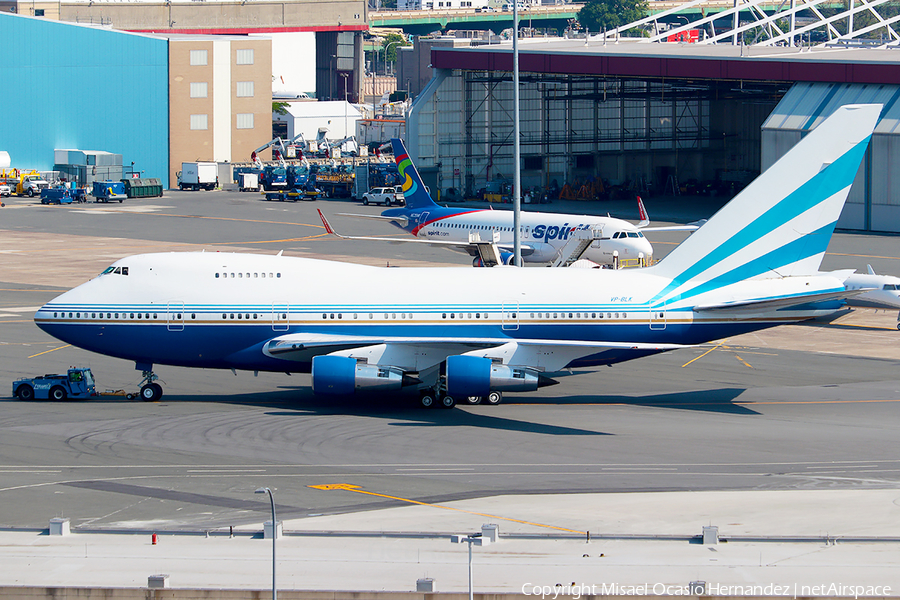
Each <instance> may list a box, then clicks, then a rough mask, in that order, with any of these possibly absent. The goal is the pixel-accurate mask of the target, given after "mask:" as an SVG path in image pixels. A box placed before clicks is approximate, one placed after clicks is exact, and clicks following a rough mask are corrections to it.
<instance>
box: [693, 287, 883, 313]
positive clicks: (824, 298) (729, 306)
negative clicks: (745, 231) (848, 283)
mask: <svg viewBox="0 0 900 600" xmlns="http://www.w3.org/2000/svg"><path fill="white" fill-rule="evenodd" d="M868 291H870V290H868V289H863V290H841V291H838V292H820V293H818V294H807V295H802V296H787V297H783V298H773V299H768V300H739V301H736V302H722V303H720V304H705V305H700V306H695V307H694V310H695V311H697V312H717V313H720V314H721V313H725V312H734V313H738V312H758V311H766V310H778V309H781V308H790V307H792V306H801V305H803V304H813V303H815V302H829V301H831V300H843V299H845V298H850V297H851V296H856V295H857V294H863V293H865V292H868Z"/></svg>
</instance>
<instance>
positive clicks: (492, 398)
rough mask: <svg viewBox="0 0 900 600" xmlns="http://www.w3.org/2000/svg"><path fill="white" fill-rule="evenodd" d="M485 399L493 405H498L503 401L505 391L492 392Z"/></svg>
mask: <svg viewBox="0 0 900 600" xmlns="http://www.w3.org/2000/svg"><path fill="white" fill-rule="evenodd" d="M485 401H486V403H487V404H490V405H491V406H497V405H498V404H500V403H501V402H503V392H491V393H489V394H488V395H487V396H486V397H485Z"/></svg>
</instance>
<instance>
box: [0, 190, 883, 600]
mask: <svg viewBox="0 0 900 600" xmlns="http://www.w3.org/2000/svg"><path fill="white" fill-rule="evenodd" d="M630 204H631V203H630V202H629V203H628V205H626V204H624V203H623V204H621V205H618V206H619V208H618V209H616V208H615V207H614V206H612V205H606V204H603V205H587V204H582V203H569V204H566V205H562V204H554V205H549V206H547V205H545V206H541V207H540V208H549V209H557V210H559V209H564V210H567V211H572V212H588V210H586V209H592V210H594V211H598V212H602V213H605V212H606V211H607V210H610V211H612V212H613V213H614V215H615V216H623V217H628V216H629V215H628V211H631V210H634V209H631V208H630ZM646 204H647V208H648V210H649V211H650V214H651V217H653V216H654V213H655V212H656V213H657V214H663V213H664V212H665V211H664V210H663V209H662V208H657V207H656V206H654V203H653V202H652V201H646ZM666 206H667V207H666V209H665V210H671V208H669V207H668V205H666ZM316 207H320V208H322V209H323V212H326V214H327V215H328V216H329V219H330V220H332V223H333V224H334V225H335V226H336V227H338V228H339V230H341V231H342V232H344V231H346V232H347V233H350V234H369V235H373V234H375V235H386V236H392V237H397V236H403V235H405V234H403V233H402V232H400V231H399V230H396V229H391V228H390V227H388V226H386V225H384V224H380V223H374V224H373V223H372V222H371V221H368V220H365V221H363V220H354V219H351V218H347V217H341V216H339V215H338V214H337V213H342V212H352V213H371V214H377V213H378V212H379V211H380V210H381V209H380V208H377V207H362V206H360V205H356V204H353V203H350V202H347V201H343V202H341V201H334V202H328V201H317V202H314V203H297V204H282V203H267V202H264V201H260V200H259V199H258V197H256V195H255V194H239V193H225V192H211V193H202V192H197V193H190V192H167V194H166V197H164V198H161V199H160V198H156V199H146V200H126V201H125V203H123V204H121V205H119V204H110V205H102V204H101V205H82V206H77V205H76V206H71V207H59V206H53V207H50V206H41V205H40V204H39V203H36V202H35V201H32V200H25V199H13V200H11V201H9V202H7V207H6V208H3V209H0V215H2V221H0V230H2V231H0V233H2V235H0V253H2V254H4V256H5V258H4V259H3V260H2V261H0V282H2V283H0V332H2V336H0V385H5V386H7V390H6V392H4V395H5V394H9V393H10V390H9V389H8V387H9V384H10V383H11V381H12V380H13V379H14V378H17V377H20V376H22V375H38V374H42V373H51V372H61V371H64V370H65V368H66V367H68V366H69V365H84V366H90V367H91V368H92V369H93V370H94V373H95V375H96V377H97V379H98V387H100V388H103V389H107V388H108V389H112V390H116V389H127V390H132V391H133V390H134V389H135V386H136V384H137V382H138V381H139V379H140V377H139V373H138V372H136V371H134V368H133V364H130V363H127V362H125V361H121V360H117V359H112V358H108V357H102V356H97V355H93V354H89V353H86V352H83V351H81V350H78V349H74V348H71V347H65V346H64V345H63V344H61V343H60V342H58V341H56V340H54V339H52V338H50V337H48V336H46V335H45V334H43V333H42V332H41V331H40V330H39V329H37V328H36V327H35V326H34V324H33V322H32V320H31V317H32V314H33V311H34V310H35V309H36V308H37V307H38V306H40V305H41V304H43V303H44V302H46V301H47V300H49V299H51V298H52V297H54V296H55V295H56V294H58V293H59V292H61V291H64V290H65V289H68V288H70V287H73V286H75V285H77V284H79V283H81V282H83V281H85V280H87V279H89V278H90V277H92V276H94V275H96V274H97V273H99V272H100V271H102V270H103V269H104V268H105V267H106V266H108V265H109V264H110V263H111V262H113V261H114V260H116V259H118V258H120V257H122V256H127V255H130V254H134V253H138V252H150V251H182V250H189V249H196V250H200V249H205V250H206V251H231V250H235V251H238V250H239V251H250V252H266V253H268V252H277V251H279V250H282V249H284V250H285V254H289V255H295V256H312V257H325V256H331V257H336V258H338V259H341V260H344V259H346V260H354V261H357V262H365V263H367V264H376V265H383V264H387V263H388V262H389V263H390V264H391V265H396V266H404V265H413V264H415V265H419V264H436V265H453V264H456V265H467V264H469V262H470V259H469V258H468V257H467V256H465V255H461V254H456V253H453V252H448V251H445V250H441V249H434V248H429V247H427V246H424V245H423V246H414V245H406V244H404V245H393V244H378V243H374V242H372V243H369V242H357V243H351V242H346V241H340V240H335V239H332V238H328V237H326V236H325V235H324V231H323V229H322V227H321V223H320V222H319V220H318V216H317V214H316V213H315V210H314V209H315V208H316ZM635 212H636V211H635ZM694 217H695V215H693V214H691V215H689V216H685V217H683V218H679V219H676V218H671V219H670V220H671V221H672V222H676V221H682V222H684V221H688V220H693V218H694ZM632 220H636V219H632ZM659 224H664V222H662V221H660V222H659ZM376 226H377V227H379V228H380V229H376ZM657 235H658V236H659V239H657V238H656V236H651V240H652V241H653V242H654V244H655V247H656V256H660V255H662V254H664V253H665V252H666V251H667V249H668V248H671V247H672V246H673V245H674V244H675V243H677V241H678V239H680V238H678V237H677V236H679V235H682V236H683V234H672V233H667V234H665V235H664V234H662V233H660V234H657ZM898 261H900V247H898V244H897V238H896V237H894V236H877V235H856V234H837V235H835V237H834V238H833V240H832V244H831V246H830V247H829V253H828V255H827V256H826V259H825V261H824V263H823V269H824V270H828V269H836V268H846V267H848V266H852V267H855V268H857V269H860V270H862V269H865V264H866V263H871V264H872V265H873V267H875V268H876V270H878V271H879V272H884V273H888V274H897V273H900V262H898ZM439 291H440V281H439V277H437V278H436V281H435V292H436V293H439ZM896 316H897V315H896V312H889V313H885V312H883V311H882V312H875V311H872V310H860V311H853V312H850V313H847V314H844V315H841V316H839V317H837V318H836V319H834V320H832V321H831V322H816V323H810V324H804V325H798V326H786V327H780V328H776V329H773V330H771V331H767V332H760V333H756V334H749V335H746V336H740V337H737V338H733V339H728V340H720V341H717V342H716V343H713V344H709V345H706V346H703V347H698V348H691V349H685V350H680V351H677V352H671V353H667V354H664V355H660V356H655V357H650V358H646V359H642V360H639V361H633V362H630V363H625V364H622V365H617V366H616V367H614V368H604V369H598V370H595V371H593V372H585V373H582V374H578V376H577V377H575V376H573V377H563V378H561V381H562V383H561V385H558V386H554V387H551V388H543V389H542V390H540V392H537V393H533V394H525V395H512V394H510V395H508V396H507V399H506V401H505V403H504V404H502V405H500V406H498V407H489V406H474V407H458V408H456V409H455V410H452V411H445V410H422V409H418V408H416V407H415V406H414V399H413V398H411V397H396V396H392V397H381V398H370V397H366V398H353V399H346V400H338V401H335V400H331V399H321V398H318V397H315V396H313V395H312V394H311V392H310V390H309V378H308V376H293V377H288V376H286V375H284V374H269V373H261V374H260V375H259V377H253V375H252V374H247V373H238V376H236V377H235V376H233V375H232V374H231V373H230V372H225V371H222V372H219V371H206V370H188V369H179V368H171V367H161V368H160V369H159V370H158V373H159V375H160V377H161V378H162V379H163V380H164V384H165V385H164V388H165V390H166V395H165V397H164V399H163V401H162V402H160V403H156V404H145V403H141V402H138V401H128V400H126V399H125V398H124V397H122V396H104V397H101V398H99V399H96V400H91V401H86V402H66V403H51V402H32V403H23V402H19V401H17V400H14V399H11V398H8V397H7V398H4V399H0V507H2V508H0V526H2V527H7V528H19V527H29V528H43V527H46V524H47V521H48V519H49V518H51V517H55V516H67V517H70V518H71V520H72V525H73V528H75V529H77V530H81V531H87V530H98V531H102V530H119V529H124V528H138V529H142V530H149V529H153V530H159V531H179V530H180V531H204V530H207V529H213V530H216V529H221V528H226V527H228V526H231V525H234V526H238V527H240V526H243V525H251V524H258V523H259V522H260V521H262V520H263V519H265V518H266V515H267V514H268V511H269V504H268V501H267V500H266V499H264V498H262V497H260V496H254V495H253V490H254V489H256V488H257V487H259V486H269V487H272V488H275V489H276V499H277V501H278V510H279V514H280V515H282V516H283V517H284V518H286V519H291V520H292V523H293V520H297V519H299V520H300V521H301V522H303V521H304V520H309V521H310V522H311V523H312V520H314V519H316V518H321V517H319V515H324V516H326V517H328V518H331V519H338V522H341V519H345V518H346V519H349V518H351V517H348V516H347V514H348V513H359V514H361V515H362V514H368V515H371V513H368V512H365V511H371V510H373V509H386V508H396V507H403V506H407V505H408V504H410V502H411V501H414V502H427V503H430V504H433V503H441V504H443V503H448V502H461V501H463V502H467V503H469V504H467V505H466V506H468V507H471V508H472V510H473V511H475V512H485V513H491V510H493V508H492V507H491V506H490V502H491V500H490V499H491V498H494V497H497V496H500V495H515V496H517V497H521V495H525V496H526V497H527V496H530V495H535V494H558V493H565V494H568V493H584V494H587V493H603V494H610V493H622V492H629V493H630V492H657V493H662V492H671V491H696V490H701V491H709V492H718V491H742V492H743V491H754V490H756V491H759V490H774V491H779V492H781V491H784V492H791V491H793V492H792V493H797V494H800V495H798V496H796V498H797V502H799V503H800V504H801V505H802V504H803V503H804V498H805V497H806V496H804V495H803V494H804V493H806V492H807V491H816V490H839V491H860V490H876V491H877V490H894V489H896V488H897V485H898V474H900V464H898V463H900V458H898V457H900V436H898V423H900V418H898V417H900V376H898V375H897V373H898V370H897V369H898V361H900V350H898V347H897V343H896V340H897V337H896V336H897V335H900V333H898V332H897V331H896V329H895V327H896ZM335 484H343V485H344V486H359V487H358V488H347V487H342V488H340V489H337V490H333V489H332V490H328V489H320V488H313V487H309V486H322V485H335ZM350 489H357V490H361V491H349V490H350ZM365 492H368V493H365ZM873 493H874V492H873ZM373 494H374V495H373ZM846 498H848V500H847V502H846V504H845V510H848V511H849V510H852V509H853V506H854V501H851V500H849V498H850V496H847V497H846ZM554 503H555V501H554ZM744 506H747V505H746V504H745V505H744ZM489 508H490V510H489ZM823 510H824V509H823ZM831 510H834V509H833V508H828V509H827V511H831ZM827 511H826V512H823V513H821V515H823V516H826V515H827V514H829V513H828V512H827ZM492 514H493V513H492ZM781 514H784V513H783V511H782V509H781V508H773V515H781ZM329 515H332V516H329ZM738 516H740V515H738ZM641 518H642V517H641V516H640V515H638V516H637V517H636V521H637V522H639V521H640V520H641ZM735 519H737V517H735ZM730 522H736V521H735V520H732V521H730ZM347 523H348V528H352V527H356V525H352V524H350V523H351V522H350V521H347ZM455 525H456V524H454V526H455ZM463 525H465V526H467V527H470V526H471V525H472V523H470V522H465V523H464V524H463V523H460V526H463ZM478 525H480V523H478ZM650 525H652V526H650ZM292 526H293V527H294V528H295V529H304V528H306V526H305V525H302V524H297V525H292ZM647 529H654V530H655V531H659V530H660V527H658V526H657V525H656V524H655V522H653V523H651V524H648V528H647ZM689 530H690V532H691V533H699V530H698V528H697V526H696V523H692V524H691V526H690V528H689ZM648 533H653V532H652V531H648ZM23 535H31V534H28V533H23ZM73 539H74V538H73ZM18 543H19V542H16V544H18ZM443 543H444V542H441V544H443ZM16 544H14V546H15V545H16ZM27 544H31V542H27ZM446 545H447V546H449V542H448V543H447V544H446ZM453 550H454V551H456V550H458V551H459V552H460V553H462V549H459V548H453ZM361 560H362V559H361ZM7 564H12V563H7ZM2 571H6V569H4V568H0V582H7V581H9V578H8V576H9V575H10V573H11V571H6V574H3V572H2ZM563 580H565V578H563ZM304 581H305V580H304ZM411 583H412V584H414V580H413V581H412V582H411ZM554 583H555V581H554ZM566 583H568V582H567V581H566ZM304 585H305V584H304ZM260 587H262V588H264V587H265V585H261V586H260ZM320 589H321V588H320ZM504 589H506V588H504ZM898 589H900V588H898Z"/></svg>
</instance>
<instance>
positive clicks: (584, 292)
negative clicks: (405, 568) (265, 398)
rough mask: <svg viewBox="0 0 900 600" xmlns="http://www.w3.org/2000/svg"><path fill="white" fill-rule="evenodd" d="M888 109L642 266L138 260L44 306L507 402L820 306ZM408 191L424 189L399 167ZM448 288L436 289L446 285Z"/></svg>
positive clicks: (126, 355) (321, 382) (207, 364)
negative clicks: (833, 245) (571, 373)
mask: <svg viewBox="0 0 900 600" xmlns="http://www.w3.org/2000/svg"><path fill="white" fill-rule="evenodd" d="M880 110H881V105H854V106H845V107H842V108H839V109H838V110H837V111H836V112H835V113H834V114H833V115H832V116H831V117H829V118H828V119H826V120H825V121H823V122H822V123H821V124H820V125H819V126H818V127H817V128H816V129H814V130H813V131H812V132H811V133H810V134H809V135H807V136H806V137H805V138H804V139H803V140H801V141H800V143H798V144H797V145H796V146H795V147H794V148H793V149H792V150H791V151H789V152H788V153H787V154H786V155H785V156H784V157H783V158H782V159H781V160H780V161H778V162H777V163H776V164H775V165H773V166H772V167H771V168H770V169H769V170H768V171H766V172H765V173H764V174H763V175H761V176H760V177H759V178H757V179H756V181H754V182H753V183H752V184H751V185H750V186H748V187H747V188H745V189H744V190H743V191H742V192H741V193H740V194H739V195H738V196H737V197H735V198H734V199H733V200H732V201H731V202H729V203H728V204H727V205H726V206H725V207H723V208H722V209H721V210H720V211H719V212H718V213H717V214H715V215H714V216H713V217H712V218H711V219H710V221H709V223H708V224H707V225H705V226H704V227H701V228H700V229H699V230H698V231H697V232H696V233H694V234H693V235H692V236H691V237H689V238H688V239H687V240H685V241H684V242H683V243H682V244H680V245H679V246H678V247H676V248H675V249H674V250H673V251H672V252H671V253H670V254H669V255H668V256H666V257H665V258H664V259H663V260H662V261H660V262H659V263H658V264H656V265H654V266H652V267H648V268H646V269H624V270H609V269H600V270H590V269H523V268H515V267H502V266H501V267H496V268H493V269H470V268H465V267H456V268H441V269H436V268H399V269H398V268H386V267H385V268H380V267H370V266H362V265H356V264H348V263H341V262H332V261H323V260H314V259H306V258H291V257H286V256H281V255H280V253H279V255H277V256H262V255H256V254H225V253H218V252H215V253H167V254H166V253H162V254H142V255H137V256H131V257H128V258H123V259H121V260H119V261H116V262H115V263H114V264H113V265H112V266H111V267H109V268H108V269H107V270H106V271H104V272H103V273H102V274H101V275H100V276H98V277H96V278H94V279H92V280H91V281H89V282H87V283H84V284H82V285H80V286H78V287H77V288H75V289H73V290H71V291H69V292H66V293H64V294H62V295H61V296H59V297H57V298H55V299H54V300H51V301H50V302H48V303H47V304H46V305H44V306H43V307H41V308H40V310H38V312H37V313H36V315H35V322H36V323H37V325H38V326H39V327H40V328H41V329H43V330H44V331H46V332H48V333H49V334H51V335H53V336H54V337H56V338H59V339H60V340H62V341H64V342H66V343H68V344H72V345H74V346H77V347H80V348H84V349H86V350H90V351H93V352H99V353H102V354H107V355H110V356H114V357H118V358H123V359H126V360H131V361H134V363H135V366H136V368H137V369H138V370H140V371H143V372H144V377H145V380H144V385H143V387H142V389H141V395H142V397H143V398H144V399H145V400H156V399H159V398H160V396H161V395H162V388H161V387H160V386H159V384H158V383H156V375H155V374H154V373H153V368H154V365H177V366H183V367H197V368H218V369H244V370H251V371H252V370H261V371H263V370H264V371H284V372H311V373H312V388H313V391H314V392H316V393H318V394H335V395H338V394H351V393H354V392H355V391H357V390H399V389H400V388H401V387H403V386H416V387H417V388H418V390H419V391H420V398H421V403H422V405H424V406H432V405H434V404H438V405H443V406H445V407H451V406H453V405H454V404H455V402H456V400H455V399H457V398H460V399H465V400H466V401H469V402H473V403H474V402H478V401H481V399H485V400H486V401H487V402H489V403H492V404H494V403H497V402H500V400H501V398H502V396H501V394H502V392H506V391H510V392H526V391H533V390H536V389H537V388H539V387H540V386H542V385H547V384H549V383H551V382H552V380H550V379H549V378H548V375H550V374H552V373H554V372H559V371H561V370H563V369H564V368H566V367H571V366H579V367H584V366H597V365H611V364H614V363H618V362H622V361H626V360H632V359H635V358H640V357H643V356H648V355H651V354H656V353H659V352H663V351H667V350H673V349H675V348H681V347H684V346H686V345H692V344H700V343H704V342H708V341H710V340H716V339H720V338H722V337H726V336H731V335H737V334H740V333H745V332H748V331H755V330H759V329H765V328H767V327H773V326H776V325H780V324H782V323H793V322H797V321H802V320H805V319H809V318H812V317H816V316H820V315H825V314H828V313H830V312H833V310H834V309H835V308H836V305H838V303H839V301H840V300H841V299H843V298H845V297H847V296H848V295H853V293H854V292H848V291H847V290H845V288H844V285H843V284H842V281H841V280H840V279H839V278H837V277H834V276H831V275H827V274H821V273H819V272H818V269H819V265H820V263H821V260H822V257H823V256H824V254H825V249H826V246H827V245H828V242H829V240H830V239H831V234H832V232H833V230H834V226H835V223H836V222H837V219H838V216H839V215H840V213H841V209H842V207H843V205H844V201H845V200H846V197H847V193H848V192H849V190H850V185H851V183H852V182H853V179H854V177H855V175H856V172H857V170H858V169H859V165H860V161H861V160H862V157H863V156H864V154H865V151H866V146H867V145H868V143H869V138H870V137H871V134H872V131H873V129H874V127H875V123H876V121H877V119H878V117H879V113H880ZM404 171H405V175H406V177H407V183H406V185H407V186H410V185H414V186H421V185H422V182H421V181H418V180H417V179H413V173H414V171H412V172H411V170H410V169H408V168H406V167H403V171H401V172H404ZM436 290H439V293H435V291H436Z"/></svg>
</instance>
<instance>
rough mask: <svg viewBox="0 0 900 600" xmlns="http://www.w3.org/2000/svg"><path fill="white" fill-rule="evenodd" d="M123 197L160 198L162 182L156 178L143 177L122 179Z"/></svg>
mask: <svg viewBox="0 0 900 600" xmlns="http://www.w3.org/2000/svg"><path fill="white" fill-rule="evenodd" d="M122 184H123V185H124V186H125V195H126V196H128V197H129V198H155V197H157V196H162V195H163V191H162V181H160V180H159V178H157V177H144V178H140V179H123V180H122Z"/></svg>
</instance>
